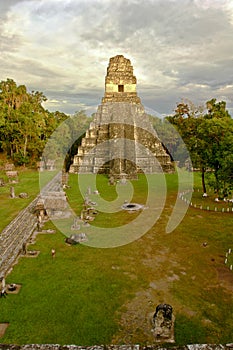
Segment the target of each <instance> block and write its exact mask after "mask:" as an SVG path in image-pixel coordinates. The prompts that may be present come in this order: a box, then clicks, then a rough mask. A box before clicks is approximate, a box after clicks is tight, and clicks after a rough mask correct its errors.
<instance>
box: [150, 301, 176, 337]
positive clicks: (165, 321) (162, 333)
mask: <svg viewBox="0 0 233 350" xmlns="http://www.w3.org/2000/svg"><path fill="white" fill-rule="evenodd" d="M152 323H153V329H152V332H153V335H154V337H155V341H156V342H163V343H174V342H175V340H174V316H173V314H172V307H171V305H168V304H159V305H158V306H157V307H156V310H155V313H154V316H153V320H152Z"/></svg>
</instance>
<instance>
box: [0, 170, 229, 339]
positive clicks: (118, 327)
mask: <svg viewBox="0 0 233 350" xmlns="http://www.w3.org/2000/svg"><path fill="white" fill-rule="evenodd" d="M22 176H23V177H24V176H25V179H26V178H27V176H29V174H26V173H24V174H22ZM31 176H32V178H31V180H30V181H31V182H30V183H33V184H35V183H36V177H37V175H35V174H34V176H33V174H31ZM33 178H34V180H35V182H34V180H33ZM85 180H86V184H87V185H88V181H89V179H88V177H86V179H85ZM166 180H167V186H168V194H167V197H166V203H165V205H164V209H163V211H162V214H161V216H160V218H159V220H158V221H157V222H156V224H155V225H154V226H153V227H151V228H150V230H149V231H148V232H147V233H146V234H145V235H143V236H142V237H141V238H139V239H137V240H135V241H133V242H132V243H130V244H127V245H123V246H120V247H116V248H105V249H104V248H92V247H90V246H87V245H81V244H79V245H76V246H68V245H66V244H65V242H64V238H65V237H64V235H63V234H62V233H60V232H59V231H58V230H57V232H56V233H55V234H39V235H38V236H37V239H36V243H35V244H33V245H31V247H30V249H35V250H39V251H40V254H39V255H38V257H37V258H25V257H24V258H20V259H19V263H18V264H17V265H16V266H15V267H14V269H13V271H12V272H11V274H9V275H8V276H7V282H8V283H19V284H21V285H22V287H21V289H20V292H19V294H17V295H14V294H9V295H8V296H7V298H6V299H0V322H9V323H10V325H9V327H8V329H7V331H6V333H5V335H4V336H3V337H2V338H1V339H0V342H1V343H17V344H26V343H59V344H78V345H94V344H110V343H115V344H117V343H118V344H122V343H128V344H129V343H137V344H144V345H146V344H152V343H153V338H152V335H151V324H150V320H151V317H152V315H153V312H154V310H155V307H156V306H157V305H158V304H159V303H169V304H171V305H172V307H173V311H174V315H175V339H176V344H179V345H181V344H190V343H228V342H232V334H233V315H232V310H233V300H232V291H233V287H232V286H233V272H232V271H230V270H229V268H228V267H227V266H225V264H224V260H225V253H226V251H227V250H228V249H229V248H233V247H232V241H233V240H232V226H233V214H231V213H220V212H214V211H209V212H208V211H203V210H200V209H197V208H193V207H192V208H189V209H188V211H187V213H186V215H185V217H184V219H183V220H182V222H181V224H180V225H179V226H178V227H177V228H176V229H175V230H174V231H173V232H171V233H169V234H167V233H166V232H165V228H166V224H167V222H168V218H169V216H170V215H171V213H172V209H173V207H174V204H175V201H176V197H177V181H176V175H167V176H166ZM154 181H157V182H158V183H159V181H160V178H159V176H157V177H156V176H155V180H154ZM25 182H26V180H25ZM23 183H24V180H22V181H21V184H22V185H23ZM28 183H29V181H28ZM132 184H133V187H134V196H133V198H132V201H134V202H137V203H141V204H144V203H145V193H147V186H146V184H145V178H144V177H143V176H141V177H140V178H139V180H138V181H133V182H132ZM195 184H196V186H199V185H200V178H199V175H198V174H195ZM70 186H71V188H70V189H68V190H67V196H68V198H69V203H70V205H71V206H72V208H74V210H75V211H76V212H77V214H80V210H81V208H82V203H83V199H82V198H81V197H80V193H79V190H78V186H77V177H76V176H75V175H71V176H70ZM32 187H33V185H32ZM96 187H97V188H98V190H99V192H100V193H101V197H103V198H104V199H105V200H106V201H114V200H115V199H116V198H117V192H116V189H115V187H114V186H109V185H108V180H107V178H106V177H104V176H98V177H97V184H96ZM25 188H26V189H27V190H26V189H25V190H24V191H26V192H30V190H29V189H28V187H27V186H26V187H25ZM33 188H34V190H35V192H34V193H35V194H36V186H35V187H33ZM1 190H2V189H1ZM20 191H21V192H22V191H23V190H21V188H20ZM32 192H33V191H32V190H31V192H30V193H32ZM6 193H7V194H8V193H9V192H7V191H6ZM159 195H160V194H159V193H158V196H159ZM200 198H201V192H200ZM200 198H199V199H200ZM200 200H201V199H200ZM14 201H16V199H15V200H14ZM22 201H23V200H22ZM9 203H12V200H10V199H9V198H8V197H7V195H6V196H5V197H4V201H3V205H2V208H3V209H2V213H1V215H2V217H3V218H4V212H5V210H6V212H5V213H7V210H9V208H8V206H9ZM18 203H21V202H20V201H19V202H18ZM16 208H18V210H19V209H20V207H19V204H18V206H17V205H16ZM15 210H16V209H15ZM5 215H6V214H5ZM8 215H9V216H10V215H14V212H13V213H9V214H8ZM137 215H140V213H139V214H138V213H136V214H129V213H127V212H122V211H121V212H120V213H115V214H108V213H102V212H100V213H99V214H98V215H97V218H96V220H95V221H94V222H93V224H94V225H96V226H102V227H105V228H106V227H109V228H111V227H114V226H116V225H123V224H125V223H126V222H128V221H129V220H132V219H134V218H135V217H136V216H137ZM8 219H9V218H8ZM45 228H54V226H53V223H51V222H48V223H46V225H45ZM55 228H56V227H55ZM203 243H205V244H203ZM52 248H55V250H56V257H55V259H52V257H51V254H50V252H51V249H52Z"/></svg>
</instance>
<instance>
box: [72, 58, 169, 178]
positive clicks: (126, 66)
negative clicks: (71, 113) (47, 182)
mask: <svg viewBox="0 0 233 350" xmlns="http://www.w3.org/2000/svg"><path fill="white" fill-rule="evenodd" d="M136 84H137V81H136V77H135V76H134V75H133V67H132V65H131V62H130V60H129V59H127V58H125V57H124V56H122V55H117V56H115V57H112V58H110V61H109V66H108V68H107V75H106V77H105V95H104V97H103V99H102V103H101V105H100V106H98V109H97V112H96V113H95V116H94V120H93V122H92V123H91V125H90V128H89V130H87V131H86V135H85V137H84V138H83V139H82V143H81V145H80V146H79V148H78V153H77V154H76V155H75V156H74V161H73V164H72V165H71V167H70V172H71V173H84V174H85V173H102V174H109V175H112V176H114V177H115V178H120V177H121V175H122V174H124V176H126V177H128V178H132V179H133V178H136V177H137V174H138V173H142V172H144V173H146V174H151V173H157V172H172V171H173V170H174V167H173V164H172V162H171V158H170V156H169V154H168V153H167V151H166V149H165V147H164V146H163V144H162V143H161V142H160V140H159V139H158V137H157V134H156V132H155V130H154V128H153V126H152V125H151V123H150V120H149V117H148V115H147V114H146V113H145V110H144V107H143V105H142V104H141V100H140V98H139V97H138V96H137V92H136Z"/></svg>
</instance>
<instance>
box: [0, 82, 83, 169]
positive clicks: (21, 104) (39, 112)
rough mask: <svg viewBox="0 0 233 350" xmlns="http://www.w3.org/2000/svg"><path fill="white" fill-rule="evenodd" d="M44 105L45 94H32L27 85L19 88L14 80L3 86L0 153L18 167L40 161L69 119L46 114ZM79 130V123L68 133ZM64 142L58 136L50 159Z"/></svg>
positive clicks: (63, 116)
mask: <svg viewBox="0 0 233 350" xmlns="http://www.w3.org/2000/svg"><path fill="white" fill-rule="evenodd" d="M45 101H46V97H45V96H44V95H43V93H42V92H38V91H36V92H35V91H32V92H31V93H30V92H28V91H27V89H26V87H25V86H24V85H19V86H17V84H16V83H15V82H14V81H13V80H12V79H7V80H6V81H1V82H0V151H3V152H5V153H6V154H7V156H8V157H9V158H10V159H11V160H12V161H13V162H14V163H15V164H16V165H23V164H24V165H27V164H28V163H30V164H33V163H35V162H36V161H38V160H39V159H40V157H41V156H42V152H43V150H44V147H45V145H46V143H47V142H48V140H49V138H50V136H51V135H52V133H53V132H54V130H56V128H57V127H58V125H59V124H61V123H62V122H63V121H64V120H66V119H67V115H65V114H64V113H60V112H58V111H57V112H54V113H51V112H49V111H48V110H45V109H44V107H43V106H42V103H43V102H45ZM83 114H84V113H83ZM86 118H87V117H86ZM77 119H78V118H77ZM80 119H82V118H81V117H80ZM79 127H80V122H79V123H78V125H72V126H70V128H69V130H68V132H73V130H76V129H78V128H79ZM60 136H61V137H60ZM65 142H66V137H63V135H59V139H58V140H57V141H56V144H55V145H54V149H53V154H51V156H50V157H52V159H53V157H54V158H55V157H56V156H57V154H58V153H59V152H60V151H61V148H62V147H63V145H62V144H64V143H65ZM50 159H51V158H50Z"/></svg>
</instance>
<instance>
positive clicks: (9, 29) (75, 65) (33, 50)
mask: <svg viewBox="0 0 233 350" xmlns="http://www.w3.org/2000/svg"><path fill="white" fill-rule="evenodd" d="M0 6H1V18H3V21H2V22H1V24H0V48H1V54H0V66H1V77H2V79H6V78H7V77H11V78H13V79H15V80H16V81H17V82H19V83H20V84H25V85H26V86H27V87H28V88H29V89H33V90H39V91H43V92H44V93H45V95H46V96H47V97H48V101H50V102H48V103H47V106H48V107H49V108H55V107H56V109H58V110H59V103H60V108H61V109H62V111H64V112H66V111H67V113H72V111H73V112H74V111H76V110H77V109H78V108H79V107H80V106H86V108H88V107H91V109H93V106H97V105H98V104H100V102H101V98H102V96H103V94H104V78H105V75H106V69H107V65H108V61H109V58H110V57H112V56H115V55H116V54H123V55H125V56H126V57H127V58H130V59H131V62H132V64H133V66H134V73H135V75H136V77H137V80H138V92H139V94H140V97H142V100H143V101H144V103H145V104H148V106H147V107H148V108H154V109H156V110H158V112H159V113H161V114H164V113H165V114H166V113H167V114H169V113H171V112H172V110H174V108H175V104H176V102H179V99H181V98H185V97H187V98H190V99H191V100H192V101H193V102H194V103H196V104H199V102H200V101H205V98H206V99H208V98H210V97H216V98H222V96H224V97H225V98H226V99H227V101H228V104H229V108H232V107H233V101H232V98H231V95H232V91H231V88H229V87H228V88H226V87H227V86H230V85H231V84H232V81H233V80H232V79H233V73H232V59H233V45H232V37H233V6H232V4H231V1H230V0H222V1H217V0H213V1H208V0H203V1H201V0H182V1H180V0H163V1H162V0H148V1H142V0H141V1H139V0H130V1H129V0H124V1H123V0H118V1H116V2H113V1H112V0H92V1H91V0H89V1H84V0H77V1H75V0H47V1H41V0H24V1H20V0H19V1H17V0H15V1H8V2H5V1H4V3H2V2H1V5H0ZM55 100H56V101H58V102H56V104H55V102H51V101H55ZM64 100H65V101H67V103H63V102H62V101H64Z"/></svg>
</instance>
